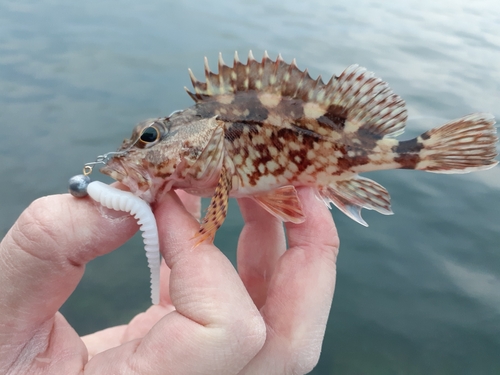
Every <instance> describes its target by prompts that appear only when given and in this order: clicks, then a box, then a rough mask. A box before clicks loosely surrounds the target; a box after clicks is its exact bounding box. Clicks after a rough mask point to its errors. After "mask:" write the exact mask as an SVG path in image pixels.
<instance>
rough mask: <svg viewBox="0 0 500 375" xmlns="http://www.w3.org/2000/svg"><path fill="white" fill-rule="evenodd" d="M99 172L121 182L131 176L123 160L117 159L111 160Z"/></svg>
mask: <svg viewBox="0 0 500 375" xmlns="http://www.w3.org/2000/svg"><path fill="white" fill-rule="evenodd" d="M99 172H101V173H102V174H105V175H108V176H109V177H111V178H112V179H114V180H116V181H119V182H122V181H123V180H124V179H125V178H126V177H127V176H128V175H129V174H128V173H127V170H126V168H125V166H124V165H123V163H122V162H121V160H119V159H117V158H113V159H111V160H109V161H108V162H107V163H106V165H105V166H104V167H102V168H101V169H100V170H99Z"/></svg>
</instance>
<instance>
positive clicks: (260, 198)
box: [253, 185, 306, 224]
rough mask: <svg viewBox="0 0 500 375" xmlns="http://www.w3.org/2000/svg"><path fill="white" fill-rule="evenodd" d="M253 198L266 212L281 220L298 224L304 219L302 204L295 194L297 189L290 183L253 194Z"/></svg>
mask: <svg viewBox="0 0 500 375" xmlns="http://www.w3.org/2000/svg"><path fill="white" fill-rule="evenodd" d="M253 199H255V200H256V201H257V203H259V204H260V205H261V206H262V208H264V209H265V210H266V211H267V212H269V213H270V214H272V215H274V216H275V217H277V218H278V219H281V220H283V221H290V222H292V223H294V224H300V223H303V222H304V220H305V219H306V217H305V215H304V213H303V212H302V204H301V203H300V200H299V197H298V196H297V190H295V188H294V187H293V186H291V185H289V186H283V187H280V188H278V189H276V190H273V191H270V192H267V193H262V194H258V195H254V196H253Z"/></svg>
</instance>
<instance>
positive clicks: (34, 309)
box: [0, 194, 138, 342]
mask: <svg viewBox="0 0 500 375" xmlns="http://www.w3.org/2000/svg"><path fill="white" fill-rule="evenodd" d="M137 229H138V227H137V224H136V222H135V220H134V219H133V218H132V217H131V216H129V215H126V214H122V213H120V214H118V213H117V212H115V211H112V212H111V211H107V210H105V209H103V208H102V207H101V206H99V205H98V204H96V203H95V202H94V201H92V200H91V199H90V198H86V199H76V198H74V197H72V196H70V195H69V194H64V195H53V196H48V197H44V198H40V199H38V200H36V201H34V202H33V203H32V204H31V205H30V206H29V207H28V208H27V209H26V210H25V211H24V212H23V213H22V214H21V216H20V217H19V219H18V220H17V221H16V223H15V224H14V225H13V227H12V228H11V229H10V230H9V232H8V233H7V234H6V235H5V237H4V239H3V240H2V242H1V243H0V285H1V287H0V336H1V337H2V341H3V340H4V339H7V342H8V341H9V340H8V338H9V337H11V336H15V339H16V341H19V339H21V337H20V335H21V336H22V335H23V334H25V335H30V334H31V335H32V332H33V329H36V328H37V327H38V326H40V325H41V324H43V323H44V322H45V321H47V320H48V319H50V318H52V317H53V316H54V314H55V313H56V312H57V310H58V309H59V308H60V307H61V305H62V304H63V303H64V301H66V299H67V298H68V297H69V295H70V294H71V293H72V292H73V290H74V289H75V287H76V286H77V284H78V282H79V281H80V279H81V277H82V275H83V272H84V269H85V264H86V263H88V262H89V261H90V260H92V259H94V258H96V257H98V256H100V255H103V254H106V253H109V252H111V251H112V250H114V249H116V248H117V247H119V246H120V245H122V244H123V243H124V242H125V241H126V240H128V239H129V238H130V237H131V236H132V235H133V234H134V233H135V232H136V231H137ZM12 338H14V337H12ZM21 340H22V339H21Z"/></svg>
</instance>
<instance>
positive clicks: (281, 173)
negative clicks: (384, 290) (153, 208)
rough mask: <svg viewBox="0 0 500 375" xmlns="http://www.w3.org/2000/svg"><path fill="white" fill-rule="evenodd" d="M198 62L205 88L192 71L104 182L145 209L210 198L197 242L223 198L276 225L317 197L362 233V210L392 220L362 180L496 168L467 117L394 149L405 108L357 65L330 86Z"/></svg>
mask: <svg viewBox="0 0 500 375" xmlns="http://www.w3.org/2000/svg"><path fill="white" fill-rule="evenodd" d="M218 68H219V69H218V70H219V71H218V73H217V74H216V73H213V72H211V71H210V69H209V67H208V63H207V60H206V58H205V78H206V82H200V81H198V80H197V79H196V78H195V77H194V75H193V73H192V72H191V71H190V70H189V73H190V77H191V81H192V84H193V87H194V90H193V91H194V92H190V91H189V90H187V89H186V91H188V94H189V95H190V96H191V98H192V99H193V100H194V101H195V104H194V105H193V106H192V107H189V108H187V109H185V110H182V111H177V112H174V113H173V114H171V115H170V116H168V117H162V118H157V119H151V120H146V121H143V122H141V123H139V124H138V125H137V126H136V127H135V128H134V130H133V132H132V136H131V138H130V139H126V140H125V141H124V142H123V144H122V145H121V147H120V148H119V149H118V151H119V152H120V154H118V155H116V156H114V157H112V158H111V159H110V160H109V161H108V163H107V165H106V166H105V167H104V168H102V169H101V172H103V173H105V174H108V175H109V176H111V177H112V178H114V179H116V180H118V181H121V182H122V183H124V184H125V185H127V186H128V187H129V188H130V190H131V191H132V192H133V193H134V194H136V195H138V196H139V197H141V198H142V199H144V200H146V201H147V202H149V203H151V202H154V201H155V199H156V198H157V197H158V195H159V194H160V193H161V192H163V191H167V190H170V189H183V190H185V191H187V192H189V193H191V194H195V195H199V196H212V199H211V202H210V205H209V207H208V211H207V213H206V216H205V218H204V219H203V221H202V223H201V227H200V231H199V234H198V238H199V240H200V242H201V241H203V240H204V239H207V238H208V239H213V237H214V235H215V232H216V231H217V229H218V228H219V227H220V226H221V225H222V223H223V221H224V219H225V217H226V213H227V206H228V198H229V197H251V198H253V199H254V200H255V201H256V202H258V203H259V204H260V205H261V206H262V207H263V208H265V209H266V210H267V211H268V212H270V213H271V214H273V215H274V216H276V217H278V218H279V219H281V220H283V221H291V222H293V223H301V222H303V221H304V220H305V217H304V214H303V211H302V208H301V203H300V201H299V199H298V196H297V193H296V190H295V188H294V187H295V186H309V187H313V188H314V189H316V192H317V195H318V197H320V198H321V199H323V200H324V202H325V203H326V204H327V205H328V206H329V207H330V204H331V203H333V204H334V205H335V206H337V207H338V208H339V209H340V210H341V211H342V212H344V213H345V214H346V215H347V216H349V217H350V218H352V219H354V220H355V221H357V222H358V223H360V224H362V225H367V224H366V222H365V221H364V220H363V218H362V217H361V209H362V208H366V209H369V210H376V211H378V212H380V213H382V214H385V215H388V214H392V211H391V207H390V196H389V193H388V192H387V190H386V189H385V188H384V187H382V186H381V185H379V184H378V183H376V182H374V181H372V180H370V179H367V178H365V177H360V176H359V173H362V172H368V171H374V170H382V169H396V168H402V169H419V170H423V171H428V172H436V173H467V172H472V171H478V170H483V169H488V168H492V167H494V166H495V165H496V164H497V163H498V162H497V161H496V160H494V158H495V157H496V155H497V152H496V147H495V145H496V142H497V140H498V139H497V137H496V135H495V134H496V129H495V127H494V124H495V121H494V118H493V116H492V115H490V114H484V113H475V114H471V115H468V116H465V117H463V118H460V119H458V120H454V121H451V122H449V123H447V124H445V125H443V126H441V127H439V128H435V129H431V130H429V131H426V132H425V133H423V134H422V135H420V136H418V137H416V138H413V139H410V140H406V141H400V140H397V139H395V137H396V136H398V135H400V134H401V133H403V131H404V127H405V122H406V119H407V111H406V108H405V102H404V101H403V100H402V99H401V98H400V97H399V96H397V95H395V94H394V93H393V92H392V90H391V89H390V88H389V86H388V84H387V83H386V82H384V81H382V80H381V79H380V78H376V77H375V76H374V74H373V73H371V72H368V71H367V70H366V69H364V68H361V67H359V66H357V65H352V66H349V67H348V68H347V69H345V70H344V71H343V72H342V74H340V76H333V77H332V78H331V79H330V80H329V81H328V83H324V82H323V81H322V79H321V77H318V78H317V79H312V78H311V77H310V75H309V74H308V72H307V70H304V71H301V70H299V68H298V67H297V65H296V63H295V60H293V61H292V63H291V64H287V63H285V62H284V61H283V59H282V58H281V56H278V57H277V59H276V60H275V61H273V60H271V59H270V58H269V57H268V55H267V53H265V54H264V57H263V59H262V61H261V62H258V61H256V60H255V59H254V57H253V56H252V53H251V52H250V54H249V57H248V61H247V63H246V64H244V63H241V62H240V61H239V59H238V55H237V54H235V58H234V64H233V67H229V66H227V65H226V64H225V63H224V62H223V60H222V57H221V56H219V64H218Z"/></svg>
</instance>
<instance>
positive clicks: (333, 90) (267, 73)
mask: <svg viewBox="0 0 500 375" xmlns="http://www.w3.org/2000/svg"><path fill="white" fill-rule="evenodd" d="M218 68H219V71H218V73H213V72H212V71H211V70H210V68H209V66H208V61H207V59H206V58H205V78H206V82H200V81H198V80H197V79H196V78H195V77H194V75H193V73H192V72H191V70H189V74H190V77H191V81H192V83H193V88H194V93H192V92H190V91H189V90H187V89H186V91H187V92H188V94H189V95H190V96H191V98H193V100H194V101H195V102H203V101H212V100H217V97H219V96H224V95H237V94H238V93H239V92H247V91H261V92H267V93H270V94H276V95H279V96H281V97H283V98H291V99H300V100H302V101H303V102H304V103H311V104H316V105H317V106H316V107H315V108H313V109H312V110H311V111H310V112H308V113H310V114H311V116H312V115H314V117H315V118H316V117H319V116H321V115H323V116H326V117H327V118H342V119H345V131H346V132H357V131H358V130H360V129H362V130H363V132H364V133H369V134H373V135H374V136H376V137H384V136H397V135H399V134H401V133H403V131H404V126H405V122H406V118H407V112H406V108H405V103H404V101H403V100H402V99H401V98H400V97H399V96H397V95H395V94H394V93H393V92H392V90H391V89H390V88H389V86H388V84H387V83H385V82H384V81H382V80H381V79H380V78H376V77H374V74H373V73H372V72H368V71H367V70H366V69H364V68H361V67H359V66H358V65H351V66H349V67H348V68H347V69H345V70H344V71H343V72H342V74H341V75H340V76H338V77H335V76H334V77H332V78H331V79H330V81H329V82H328V83H327V84H325V83H323V81H322V79H321V76H320V77H318V78H317V79H312V78H311V76H310V75H309V73H308V71H307V69H305V70H304V71H301V70H300V69H299V68H298V67H297V64H296V62H295V59H294V60H292V62H291V63H290V64H287V63H285V62H284V61H283V59H282V58H281V56H280V55H278V57H277V58H276V60H274V61H273V60H271V59H270V58H269V56H268V55H267V52H266V53H264V57H263V58H262V61H261V62H258V61H257V60H255V58H254V57H253V54H252V52H251V51H250V53H249V55H248V60H247V63H246V64H243V63H241V62H240V60H239V58H238V54H237V53H235V56H234V63H233V67H229V66H227V65H226V64H225V63H224V61H223V60H222V56H221V55H219V62H218ZM308 113H306V116H308Z"/></svg>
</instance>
